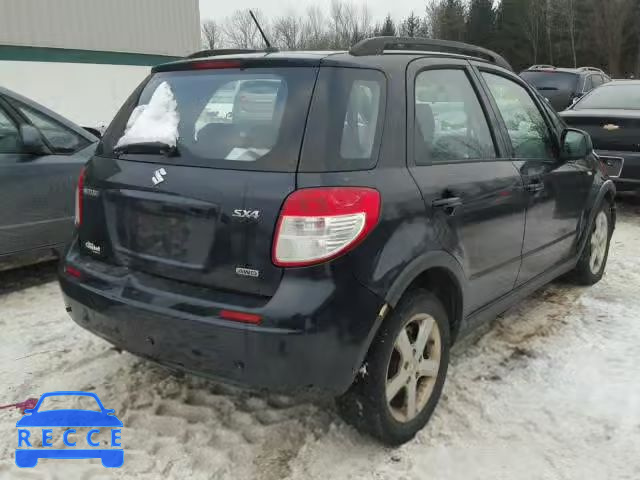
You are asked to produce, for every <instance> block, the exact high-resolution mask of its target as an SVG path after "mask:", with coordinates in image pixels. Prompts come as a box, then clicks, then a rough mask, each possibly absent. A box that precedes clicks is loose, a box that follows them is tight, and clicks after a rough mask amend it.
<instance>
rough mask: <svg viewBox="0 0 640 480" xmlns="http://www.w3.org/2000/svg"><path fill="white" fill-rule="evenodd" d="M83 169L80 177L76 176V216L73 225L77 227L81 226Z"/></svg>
mask: <svg viewBox="0 0 640 480" xmlns="http://www.w3.org/2000/svg"><path fill="white" fill-rule="evenodd" d="M83 190H84V167H82V169H81V170H80V176H78V184H77V185H76V216H75V225H76V227H79V226H80V225H82V207H83V205H82V200H83V199H82V197H83V195H84V193H83Z"/></svg>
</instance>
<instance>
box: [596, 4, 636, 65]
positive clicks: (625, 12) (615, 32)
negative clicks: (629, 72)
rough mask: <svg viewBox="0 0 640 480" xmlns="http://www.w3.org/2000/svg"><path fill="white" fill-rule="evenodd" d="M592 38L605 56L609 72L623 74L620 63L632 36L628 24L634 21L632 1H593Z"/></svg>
mask: <svg viewBox="0 0 640 480" xmlns="http://www.w3.org/2000/svg"><path fill="white" fill-rule="evenodd" d="M593 1H594V26H595V32H594V37H595V38H596V41H597V42H598V43H599V45H600V47H601V48H602V49H603V50H604V52H605V53H606V54H607V58H608V63H609V71H610V72H611V73H613V74H614V75H620V74H622V73H624V72H623V71H622V70H623V68H622V61H623V53H624V47H625V44H626V43H627V42H628V41H629V40H630V36H631V35H632V34H633V28H631V24H630V22H631V21H632V20H633V19H634V17H635V16H634V15H633V13H634V1H633V0H607V1H601V0H593Z"/></svg>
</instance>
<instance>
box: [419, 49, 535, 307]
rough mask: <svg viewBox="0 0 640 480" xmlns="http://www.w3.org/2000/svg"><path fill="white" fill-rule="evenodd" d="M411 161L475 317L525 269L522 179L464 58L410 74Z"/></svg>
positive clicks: (424, 64)
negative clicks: (464, 278) (463, 279)
mask: <svg viewBox="0 0 640 480" xmlns="http://www.w3.org/2000/svg"><path fill="white" fill-rule="evenodd" d="M407 83H408V88H407V90H408V95H409V98H408V102H407V104H408V106H409V108H408V123H407V125H408V128H407V130H408V138H409V145H408V152H409V153H408V161H409V169H410V171H411V173H412V175H413V177H414V178H415V180H416V182H417V184H418V186H419V188H420V190H421V192H422V196H423V199H424V202H425V204H426V205H425V206H426V214H427V215H428V216H429V217H430V220H431V221H432V223H433V225H434V231H435V234H436V235H437V237H438V238H437V240H438V241H439V243H440V244H441V245H442V246H443V249H444V250H446V251H448V252H449V253H451V254H452V255H453V256H454V257H455V258H456V259H457V260H458V261H459V262H460V264H461V265H462V267H463V269H464V271H465V274H466V276H467V280H468V284H467V297H468V303H467V305H468V308H467V310H468V311H467V312H466V313H471V312H473V311H475V310H477V309H479V308H481V307H482V306H484V305H486V304H487V303H489V302H491V301H492V300H495V299H497V298H499V297H501V296H503V295H505V294H507V293H509V292H510V291H511V290H512V289H513V286H514V283H515V281H516V277H517V275H518V270H519V268H520V261H521V250H522V239H523V234H524V223H525V198H524V193H523V189H522V179H521V177H520V174H519V172H518V171H517V170H516V168H515V167H514V165H513V163H512V162H511V158H509V155H508V152H507V150H506V149H505V143H504V141H503V139H502V137H501V134H500V131H499V130H496V129H494V128H493V126H495V125H496V118H495V117H494V113H493V111H492V110H490V109H488V108H486V105H487V102H486V98H485V97H484V93H483V92H482V90H481V89H480V88H479V85H478V82H477V79H476V78H475V76H474V74H473V71H472V69H471V67H470V64H469V63H468V62H467V61H465V60H454V59H441V58H438V59H420V60H417V61H414V62H413V63H411V64H410V66H409V69H408V79H407Z"/></svg>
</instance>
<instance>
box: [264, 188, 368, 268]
mask: <svg viewBox="0 0 640 480" xmlns="http://www.w3.org/2000/svg"><path fill="white" fill-rule="evenodd" d="M379 217H380V193H379V192H378V191H377V190H374V189H373V188H365V187H330V188H307V189H302V190H297V191H295V192H293V193H292V194H291V195H289V197H287V199H286V200H285V202H284V205H283V207H282V211H281V212H280V218H279V220H278V225H277V227H276V234H275V238H274V242H273V253H272V257H273V258H272V260H273V263H274V265H276V266H279V267H302V266H308V265H314V264H317V263H322V262H326V261H327V260H331V259H333V258H336V257H338V256H340V255H343V254H344V253H346V252H348V251H349V250H351V249H352V248H353V247H355V246H356V245H358V244H359V243H360V242H361V241H362V240H364V238H365V237H366V236H367V235H368V234H369V233H370V232H371V230H373V228H374V227H375V226H376V224H377V223H378V219H379Z"/></svg>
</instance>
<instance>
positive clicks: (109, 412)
mask: <svg viewBox="0 0 640 480" xmlns="http://www.w3.org/2000/svg"><path fill="white" fill-rule="evenodd" d="M104 413H106V414H107V415H113V414H114V413H116V411H115V410H114V409H113V408H105V410H104Z"/></svg>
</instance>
